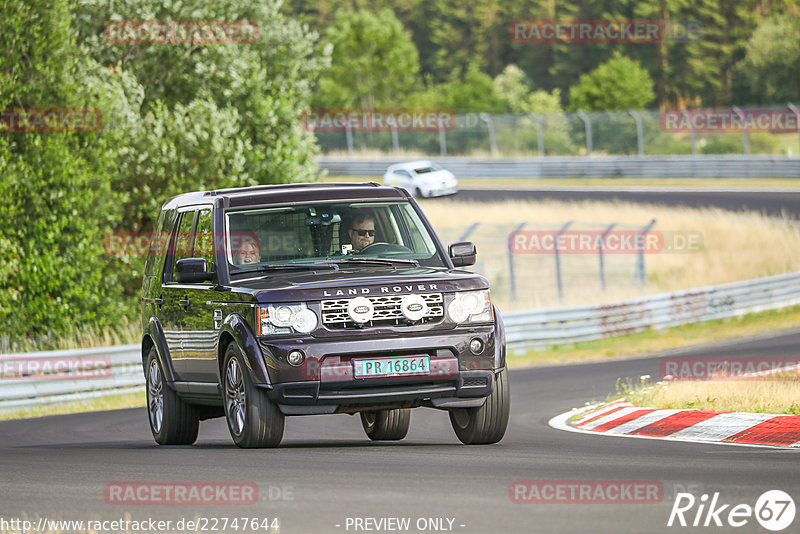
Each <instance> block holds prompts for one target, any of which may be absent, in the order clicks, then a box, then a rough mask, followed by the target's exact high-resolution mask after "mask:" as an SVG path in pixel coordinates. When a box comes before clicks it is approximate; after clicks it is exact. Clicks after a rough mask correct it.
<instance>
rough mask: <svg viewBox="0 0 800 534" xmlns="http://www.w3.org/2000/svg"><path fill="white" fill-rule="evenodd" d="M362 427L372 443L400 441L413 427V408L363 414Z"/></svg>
mask: <svg viewBox="0 0 800 534" xmlns="http://www.w3.org/2000/svg"><path fill="white" fill-rule="evenodd" d="M361 426H363V427H364V432H366V433H367V437H369V439H371V440H372V441H398V440H401V439H403V438H404V437H406V434H408V428H409V426H411V408H397V409H395V410H380V411H377V412H361Z"/></svg>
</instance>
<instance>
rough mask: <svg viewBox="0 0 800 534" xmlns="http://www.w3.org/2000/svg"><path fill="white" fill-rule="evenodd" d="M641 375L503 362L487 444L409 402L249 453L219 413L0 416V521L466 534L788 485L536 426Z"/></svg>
mask: <svg viewBox="0 0 800 534" xmlns="http://www.w3.org/2000/svg"><path fill="white" fill-rule="evenodd" d="M799 345H800V333H792V334H784V335H781V336H778V337H771V338H767V339H759V340H755V341H751V342H747V343H744V342H735V343H732V344H726V345H715V346H710V347H705V348H702V349H693V350H691V351H683V352H682V355H689V354H691V355H695V356H698V357H700V356H721V355H724V356H760V357H764V356H776V357H784V358H786V357H794V356H796V355H797V347H798V346H799ZM643 374H650V375H651V376H658V358H653V357H651V358H648V359H638V360H624V361H614V362H606V363H596V364H589V365H564V366H554V367H544V368H534V369H517V370H514V371H513V372H512V373H511V383H512V388H513V389H512V391H513V395H512V406H513V409H512V415H511V422H510V425H509V430H508V433H507V434H506V437H505V439H503V441H502V442H500V443H499V444H497V445H492V446H471V447H466V446H463V445H461V444H459V443H458V441H457V440H456V438H455V435H454V434H453V432H452V430H451V429H450V427H449V421H448V418H447V415H446V414H445V413H443V412H438V411H434V410H429V409H417V410H415V411H414V415H413V418H412V425H411V431H410V433H409V436H408V437H407V438H406V439H405V440H403V441H402V442H398V443H391V444H374V443H371V442H369V441H368V440H367V439H366V437H365V436H364V434H363V432H362V430H361V427H360V422H359V420H358V419H357V418H356V417H351V416H347V415H335V416H324V417H305V418H302V417H300V418H292V419H288V420H287V431H286V435H285V438H284V442H283V444H282V445H281V447H280V448H279V449H274V450H256V451H243V450H239V449H237V448H236V447H235V446H234V445H233V443H232V442H231V440H230V438H229V436H228V432H227V428H226V427H225V424H224V422H223V421H222V420H221V419H215V420H212V421H206V422H204V423H202V424H201V431H200V438H199V440H198V442H197V444H196V445H195V446H192V447H157V446H156V445H155V444H154V443H153V441H152V439H151V437H150V432H149V428H148V426H147V421H146V413H145V410H144V409H143V408H142V409H131V410H121V411H113V412H100V413H95V414H76V415H68V416H55V417H47V418H40V419H29V420H20V421H8V422H3V423H0V473H2V475H1V477H2V489H1V490H0V494H2V495H1V496H2V501H0V518H5V519H8V518H20V517H26V518H32V519H33V520H34V521H36V520H38V518H39V517H47V518H49V519H75V520H89V519H98V518H106V519H112V518H122V517H125V516H126V514H129V517H130V518H131V519H133V520H142V519H146V518H150V517H152V518H154V519H158V520H173V521H177V520H179V519H181V518H188V519H191V518H193V517H205V518H213V517H235V516H236V517H270V518H272V517H278V518H279V519H280V524H281V529H280V531H281V532H287V533H306V532H355V531H356V530H353V528H350V529H349V530H348V529H346V525H347V518H348V517H350V518H355V517H360V518H365V517H375V518H381V517H410V518H411V520H412V525H415V522H416V521H417V519H418V518H437V517H441V518H452V519H454V522H453V531H456V532H464V533H483V532H570V533H574V532H587V533H590V532H660V531H669V530H671V529H669V528H667V527H666V523H667V520H668V517H669V514H670V510H671V508H672V503H673V500H674V495H675V492H676V491H686V490H689V491H691V492H694V494H695V495H696V496H697V497H698V498H699V497H700V495H701V494H702V493H709V494H712V493H713V492H720V501H721V502H723V501H724V502H728V503H733V504H738V503H746V504H747V503H749V504H750V505H754V504H755V501H756V499H757V498H758V496H759V495H760V494H761V493H763V492H764V491H766V490H770V489H781V490H784V491H786V492H787V493H789V494H790V495H793V496H794V498H795V499H798V498H800V456H798V452H797V451H794V450H778V449H764V448H751V447H733V446H722V445H708V444H694V443H668V442H664V441H651V440H635V439H627V438H616V437H605V436H587V435H581V434H573V433H568V432H563V431H559V430H555V429H553V428H550V427H549V426H548V425H547V421H548V419H549V418H550V417H551V416H553V415H556V414H558V413H561V412H564V411H566V410H568V409H570V408H572V407H575V406H581V405H583V404H584V402H585V401H587V400H592V399H597V400H600V399H603V398H605V396H606V394H607V393H609V392H612V391H614V389H615V384H616V381H617V378H619V377H626V376H627V377H634V378H636V377H638V376H640V375H643ZM516 480H558V481H570V480H626V481H636V480H638V481H643V480H646V481H657V482H660V483H661V484H662V485H663V488H664V498H663V501H662V502H661V503H659V504H547V505H542V504H514V503H512V502H511V501H510V499H509V485H510V484H511V483H512V482H514V481H516ZM122 481H148V482H154V481H155V482H159V483H164V482H179V481H214V482H220V481H234V482H253V483H255V484H256V485H257V486H258V487H259V493H260V502H258V503H257V504H253V505H249V506H234V507H232V506H224V505H217V506H205V507H201V506H194V507H192V506H188V507H187V506H169V505H160V506H148V505H117V504H108V503H107V502H106V501H105V498H104V488H105V486H106V484H109V483H115V482H122ZM690 519H691V518H690ZM798 521H800V518H798V519H797V520H796V522H795V525H796V524H798V523H797V522H798ZM445 524H447V523H446V522H445ZM336 525H341V526H339V527H337V526H336ZM460 525H464V526H463V527H462V526H460ZM674 528H676V527H673V529H674ZM682 530H686V529H682ZM688 530H693V529H691V528H689V529H688ZM714 530H715V531H717V530H719V529H714ZM737 530H738V531H739V532H755V531H757V525H756V524H755V521H754V520H751V521H750V523H748V525H747V526H746V527H744V528H740V529H737ZM229 531H231V530H230V529H229ZM362 531H363V530H362ZM386 531H387V530H382V532H386ZM417 531H418V530H417V529H416V527H415V526H414V528H411V529H410V532H417ZM794 531H796V530H794Z"/></svg>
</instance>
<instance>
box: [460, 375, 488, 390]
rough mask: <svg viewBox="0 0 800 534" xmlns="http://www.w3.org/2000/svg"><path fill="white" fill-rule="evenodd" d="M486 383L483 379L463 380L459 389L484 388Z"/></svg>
mask: <svg viewBox="0 0 800 534" xmlns="http://www.w3.org/2000/svg"><path fill="white" fill-rule="evenodd" d="M486 384H487V381H486V379H485V378H482V377H481V378H465V379H464V383H463V384H462V385H461V387H464V388H482V387H486Z"/></svg>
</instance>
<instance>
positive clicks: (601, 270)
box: [597, 223, 617, 291]
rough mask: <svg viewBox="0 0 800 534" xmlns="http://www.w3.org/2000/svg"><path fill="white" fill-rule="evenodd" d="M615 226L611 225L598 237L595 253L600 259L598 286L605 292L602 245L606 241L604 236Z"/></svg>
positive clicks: (614, 224)
mask: <svg viewBox="0 0 800 534" xmlns="http://www.w3.org/2000/svg"><path fill="white" fill-rule="evenodd" d="M616 225H617V223H611V224H610V225H609V226H608V228H606V229H605V231H604V232H603V233H602V234H601V235H600V249H599V250H598V252H597V255H598V258H599V259H600V285H601V286H602V287H603V291H605V290H606V270H605V265H604V263H603V243H605V241H606V236H607V235H608V234H609V232H611V230H612V229H613V228H614V227H615V226H616Z"/></svg>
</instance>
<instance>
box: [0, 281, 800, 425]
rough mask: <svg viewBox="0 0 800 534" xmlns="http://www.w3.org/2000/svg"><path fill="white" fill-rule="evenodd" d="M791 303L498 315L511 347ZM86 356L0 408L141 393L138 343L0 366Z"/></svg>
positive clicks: (636, 304)
mask: <svg viewBox="0 0 800 534" xmlns="http://www.w3.org/2000/svg"><path fill="white" fill-rule="evenodd" d="M796 304H800V273H792V274H785V275H777V276H770V277H767V278H757V279H755V280H747V281H744V282H733V283H730V284H722V285H717V286H709V287H701V288H696V289H687V290H683V291H676V292H674V293H662V294H658V295H651V296H648V297H641V298H636V299H631V300H626V301H622V302H616V303H612V304H593V305H588V306H570V307H562V308H548V309H542V310H530V311H519V312H508V313H504V314H503V319H504V321H505V325H506V336H507V341H508V344H509V347H510V348H512V349H514V348H523V347H529V346H534V347H545V346H548V345H556V344H561V343H574V342H578V341H591V340H594V339H601V338H604V337H611V336H616V335H620V334H626V333H631V332H639V331H642V330H645V329H647V328H653V329H662V328H668V327H671V326H678V325H682V324H689V323H697V322H702V321H708V320H711V319H722V318H726V317H734V316H737V315H744V314H746V313H752V312H758V311H764V310H770V309H777V308H783V307H786V306H793V305H796ZM91 357H95V358H97V360H98V361H104V362H105V364H106V365H108V366H109V370H108V371H109V372H108V375H107V376H104V377H103V378H77V379H54V378H53V377H44V378H43V377H36V378H34V377H19V376H14V377H13V378H8V377H6V376H4V375H0V410H4V411H5V410H13V409H18V408H25V407H29V406H35V405H41V404H53V403H59V402H67V401H71V400H80V399H86V398H89V397H94V396H101V395H108V394H115V393H123V392H128V391H141V390H142V389H143V388H144V375H143V373H142V360H141V349H140V347H139V345H121V346H116V347H104V348H94V349H77V350H63V351H48V352H36V353H28V354H2V355H0V365H1V364H2V363H3V362H6V361H17V362H19V361H23V360H24V361H28V362H36V361H37V360H39V361H45V360H48V359H50V360H52V359H54V358H58V359H65V360H66V359H70V358H91Z"/></svg>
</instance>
